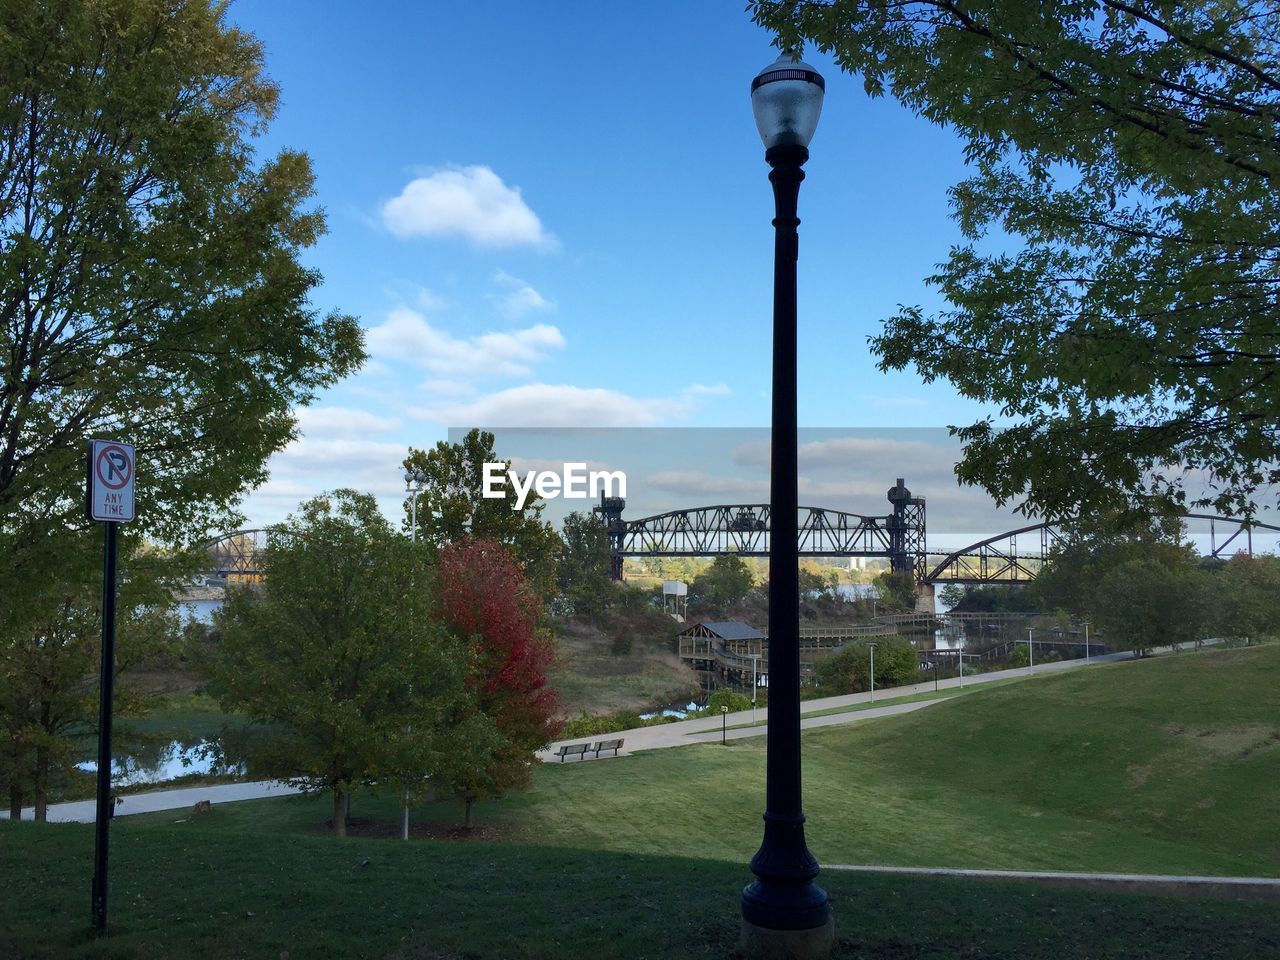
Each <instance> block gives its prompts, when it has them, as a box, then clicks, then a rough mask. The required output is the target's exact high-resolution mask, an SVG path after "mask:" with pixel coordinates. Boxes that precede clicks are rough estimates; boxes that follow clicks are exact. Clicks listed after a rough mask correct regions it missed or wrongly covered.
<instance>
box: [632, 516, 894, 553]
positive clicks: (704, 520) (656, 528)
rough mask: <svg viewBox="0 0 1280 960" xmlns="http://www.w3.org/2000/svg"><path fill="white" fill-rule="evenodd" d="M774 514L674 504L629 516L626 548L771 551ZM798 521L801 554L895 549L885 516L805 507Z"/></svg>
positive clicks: (874, 551)
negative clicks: (640, 516) (686, 507)
mask: <svg viewBox="0 0 1280 960" xmlns="http://www.w3.org/2000/svg"><path fill="white" fill-rule="evenodd" d="M769 520H770V509H769V505H768V504H767V503H751V504H731V505H723V504H722V505H719V506H713V507H698V508H696V509H693V510H674V511H672V512H671V513H661V514H658V515H656V516H652V517H644V518H643V519H639V520H630V521H627V522H626V528H625V531H624V532H623V534H622V538H621V552H622V554H623V555H624V556H631V557H644V556H653V555H657V554H661V555H662V556H672V557H706V556H717V555H719V554H724V553H737V554H740V555H742V556H757V557H763V556H768V555H769V527H770V523H769ZM797 526H798V528H799V531H800V537H799V548H800V553H801V555H802V556H810V557H834V556H848V557H857V556H865V557H883V556H887V555H888V554H889V552H890V549H891V544H890V542H889V532H888V530H887V528H886V526H885V518H884V517H864V516H861V515H859V514H856V513H845V512H843V511H840V510H828V509H825V508H823V507H801V508H800V510H799V514H798V516H797Z"/></svg>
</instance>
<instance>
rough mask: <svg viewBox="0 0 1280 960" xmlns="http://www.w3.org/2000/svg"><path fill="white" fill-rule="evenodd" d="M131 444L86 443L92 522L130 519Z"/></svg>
mask: <svg viewBox="0 0 1280 960" xmlns="http://www.w3.org/2000/svg"><path fill="white" fill-rule="evenodd" d="M135 466H136V462H135V458H134V454H133V444H130V443H116V442H115V441H114V440H90V441H89V490H88V508H89V509H88V513H89V519H91V520H109V521H113V522H115V523H128V522H129V521H130V520H132V519H133V475H134V468H135Z"/></svg>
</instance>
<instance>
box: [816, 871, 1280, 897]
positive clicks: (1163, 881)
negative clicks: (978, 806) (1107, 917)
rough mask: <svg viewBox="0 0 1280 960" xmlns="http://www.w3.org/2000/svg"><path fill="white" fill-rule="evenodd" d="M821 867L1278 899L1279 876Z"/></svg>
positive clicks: (1149, 891) (1069, 885)
mask: <svg viewBox="0 0 1280 960" xmlns="http://www.w3.org/2000/svg"><path fill="white" fill-rule="evenodd" d="M822 869H823V870H850V871H857V872H859V873H906V874H913V875H915V876H929V877H966V878H970V879H978V880H1026V881H1032V882H1038V883H1046V884H1051V885H1054V886H1063V887H1094V888H1097V887H1116V886H1119V887H1126V888H1128V889H1131V890H1134V891H1137V892H1142V893H1181V894H1186V895H1189V896H1204V895H1206V894H1212V895H1215V896H1227V897H1232V898H1235V899H1242V900H1280V878H1276V877H1197V876H1186V877H1181V876H1168V875H1164V874H1150V873H1069V872H1060V871H1048V870H956V869H951V868H948V867H882V866H852V865H849V864H844V863H824V864H823V865H822Z"/></svg>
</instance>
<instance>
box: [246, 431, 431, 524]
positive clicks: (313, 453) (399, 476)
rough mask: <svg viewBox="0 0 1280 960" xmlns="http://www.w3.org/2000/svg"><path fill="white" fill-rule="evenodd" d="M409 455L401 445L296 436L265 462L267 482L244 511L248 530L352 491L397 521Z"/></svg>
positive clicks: (253, 492) (357, 439) (348, 438)
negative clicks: (314, 500) (322, 497)
mask: <svg viewBox="0 0 1280 960" xmlns="http://www.w3.org/2000/svg"><path fill="white" fill-rule="evenodd" d="M353 412H355V413H359V411H353ZM352 422H354V418H353V421H352ZM408 452H409V451H408V447H407V445H406V444H403V443H392V442H385V441H379V440H369V439H360V438H356V437H339V436H328V437H318V436H303V437H300V438H299V439H297V440H294V441H293V442H292V443H290V444H289V445H288V446H287V447H285V448H284V449H283V450H281V451H280V452H279V453H277V454H275V455H274V456H272V458H271V459H270V461H268V463H267V469H268V470H269V471H270V474H271V476H270V479H269V480H268V481H267V482H266V483H264V484H263V485H262V486H260V487H258V488H257V489H256V490H254V491H252V492H251V493H250V494H249V495H248V496H247V497H246V498H245V502H244V506H243V510H244V512H245V514H246V516H247V517H248V518H249V520H250V525H252V526H261V525H264V524H269V523H277V522H279V521H281V520H284V518H285V517H286V516H287V515H288V514H290V513H292V512H294V511H295V510H296V509H297V507H298V505H299V504H300V503H302V502H303V501H304V500H307V499H310V498H311V497H314V496H317V495H319V494H321V493H324V492H325V491H328V490H336V489H338V488H340V487H350V488H351V489H353V490H358V491H360V492H362V493H371V494H373V495H374V496H376V497H377V498H378V501H379V504H380V505H381V507H382V510H383V512H384V513H385V514H386V515H387V516H388V517H391V518H393V520H395V519H398V513H397V508H398V505H399V502H400V500H401V499H402V498H403V497H404V467H403V462H404V458H405V455H406V454H407V453H408Z"/></svg>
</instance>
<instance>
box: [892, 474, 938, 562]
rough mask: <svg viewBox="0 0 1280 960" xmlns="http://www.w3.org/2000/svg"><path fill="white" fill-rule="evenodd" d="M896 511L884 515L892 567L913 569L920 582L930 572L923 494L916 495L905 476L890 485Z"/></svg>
mask: <svg viewBox="0 0 1280 960" xmlns="http://www.w3.org/2000/svg"><path fill="white" fill-rule="evenodd" d="M888 496H889V503H891V504H892V505H893V513H891V514H890V515H889V516H888V517H886V518H885V527H886V528H887V529H888V531H889V567H890V569H891V570H893V572H894V573H910V574H911V575H912V576H913V577H914V578H915V580H916V582H917V583H919V582H921V581H922V580H924V578H925V577H927V576H928V575H929V570H928V568H927V557H926V556H925V532H924V497H913V496H912V495H911V491H910V490H908V489H907V487H906V484H905V482H904V481H903V478H902V477H899V478H898V482H897V484H895V485H894V486H893V487H890V488H889V494H888Z"/></svg>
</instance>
